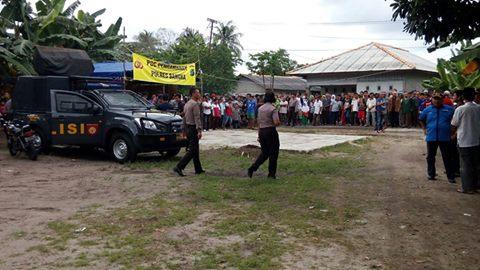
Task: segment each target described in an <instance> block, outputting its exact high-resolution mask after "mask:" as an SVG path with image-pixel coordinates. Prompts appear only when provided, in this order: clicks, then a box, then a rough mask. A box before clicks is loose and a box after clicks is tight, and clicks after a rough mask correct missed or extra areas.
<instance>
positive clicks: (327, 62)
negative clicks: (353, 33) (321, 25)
mask: <svg viewBox="0 0 480 270" xmlns="http://www.w3.org/2000/svg"><path fill="white" fill-rule="evenodd" d="M436 73H437V70H436V66H435V64H434V63H432V62H430V61H428V60H426V59H423V58H421V57H419V56H417V55H414V54H412V53H410V52H409V51H407V50H404V49H401V48H397V47H393V46H389V45H384V44H380V43H376V42H372V43H369V44H367V45H364V46H362V47H359V48H356V49H353V50H349V51H346V52H344V53H341V54H339V55H335V56H332V57H329V58H326V59H323V60H321V61H319V62H317V63H314V64H310V65H306V66H303V67H301V68H298V69H295V70H292V71H290V72H288V74H289V75H293V76H300V77H302V78H304V79H306V80H307V84H308V87H309V89H310V91H312V92H322V93H325V92H329V93H342V92H361V91H365V90H367V91H369V92H380V91H387V92H388V91H391V90H393V89H397V90H398V91H400V92H408V91H413V90H422V89H423V87H422V85H421V84H422V81H423V80H425V79H430V78H431V77H433V76H434V75H435V74H436Z"/></svg>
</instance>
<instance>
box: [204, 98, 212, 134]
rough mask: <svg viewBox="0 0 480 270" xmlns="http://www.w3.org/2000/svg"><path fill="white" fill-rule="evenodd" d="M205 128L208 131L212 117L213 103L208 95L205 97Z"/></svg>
mask: <svg viewBox="0 0 480 270" xmlns="http://www.w3.org/2000/svg"><path fill="white" fill-rule="evenodd" d="M202 108H203V129H204V130H205V131H208V130H209V129H210V118H211V117H212V103H211V101H210V99H209V98H208V97H207V96H204V97H203V102H202Z"/></svg>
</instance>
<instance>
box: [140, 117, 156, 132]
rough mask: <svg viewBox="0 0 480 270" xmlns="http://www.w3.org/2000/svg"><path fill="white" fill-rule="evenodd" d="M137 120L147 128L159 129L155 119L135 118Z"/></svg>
mask: <svg viewBox="0 0 480 270" xmlns="http://www.w3.org/2000/svg"><path fill="white" fill-rule="evenodd" d="M135 122H137V123H138V124H139V125H140V126H143V127H144V128H146V129H153V130H157V125H155V123H154V122H153V121H150V120H145V119H140V118H135Z"/></svg>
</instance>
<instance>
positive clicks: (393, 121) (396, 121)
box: [388, 111, 400, 127]
mask: <svg viewBox="0 0 480 270" xmlns="http://www.w3.org/2000/svg"><path fill="white" fill-rule="evenodd" d="M388 114H389V115H388V116H389V118H390V119H389V120H390V121H389V122H390V126H391V127H398V126H400V113H398V112H395V111H393V112H389V113H388Z"/></svg>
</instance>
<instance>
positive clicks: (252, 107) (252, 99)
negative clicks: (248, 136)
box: [247, 94, 257, 129]
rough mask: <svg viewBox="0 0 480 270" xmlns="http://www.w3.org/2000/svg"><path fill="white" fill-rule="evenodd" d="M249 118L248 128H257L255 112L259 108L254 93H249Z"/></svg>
mask: <svg viewBox="0 0 480 270" xmlns="http://www.w3.org/2000/svg"><path fill="white" fill-rule="evenodd" d="M247 98H248V100H247V119H248V128H250V129H254V128H255V112H256V110H257V99H255V97H253V96H252V95H250V94H248V95H247Z"/></svg>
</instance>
